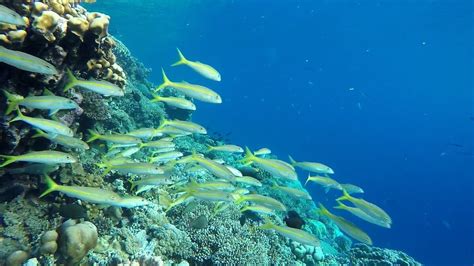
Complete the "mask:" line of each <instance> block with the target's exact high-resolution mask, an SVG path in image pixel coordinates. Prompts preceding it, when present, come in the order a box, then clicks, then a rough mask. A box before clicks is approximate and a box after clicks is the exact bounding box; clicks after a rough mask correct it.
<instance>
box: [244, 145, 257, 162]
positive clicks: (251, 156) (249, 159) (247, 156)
mask: <svg viewBox="0 0 474 266" xmlns="http://www.w3.org/2000/svg"><path fill="white" fill-rule="evenodd" d="M254 158H255V155H254V154H253V153H252V152H251V151H250V149H249V148H248V147H245V155H244V158H242V160H241V161H242V162H243V163H250V162H252V160H253V159H254Z"/></svg>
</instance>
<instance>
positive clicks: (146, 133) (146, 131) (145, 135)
mask: <svg viewBox="0 0 474 266" xmlns="http://www.w3.org/2000/svg"><path fill="white" fill-rule="evenodd" d="M126 135H129V136H134V137H137V138H141V139H148V140H149V139H152V138H154V137H161V136H163V133H162V132H161V131H160V130H159V129H157V128H139V129H135V130H132V131H130V132H128V133H127V134H126Z"/></svg>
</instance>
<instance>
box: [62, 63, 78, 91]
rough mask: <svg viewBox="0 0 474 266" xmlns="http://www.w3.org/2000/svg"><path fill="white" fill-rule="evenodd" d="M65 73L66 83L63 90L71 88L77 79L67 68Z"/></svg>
mask: <svg viewBox="0 0 474 266" xmlns="http://www.w3.org/2000/svg"><path fill="white" fill-rule="evenodd" d="M66 74H67V80H68V81H67V83H66V85H65V86H64V90H63V91H64V92H66V91H68V90H70V89H72V88H73V87H74V86H76V85H77V82H78V79H77V78H76V77H75V76H74V74H72V71H71V70H70V69H69V68H68V69H66Z"/></svg>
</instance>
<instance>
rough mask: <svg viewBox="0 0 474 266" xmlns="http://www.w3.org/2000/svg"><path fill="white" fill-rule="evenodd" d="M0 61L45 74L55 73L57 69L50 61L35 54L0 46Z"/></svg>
mask: <svg viewBox="0 0 474 266" xmlns="http://www.w3.org/2000/svg"><path fill="white" fill-rule="evenodd" d="M0 62H1V63H5V64H7V65H10V66H13V67H16V68H18V69H21V70H24V71H28V72H34V73H39V74H45V75H56V74H58V71H57V70H56V68H55V67H54V66H53V65H51V64H50V63H48V62H46V61H44V60H43V59H41V58H38V57H36V56H32V55H29V54H27V53H23V52H20V51H14V50H9V49H7V48H5V47H3V46H0Z"/></svg>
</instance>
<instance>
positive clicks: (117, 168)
mask: <svg viewBox="0 0 474 266" xmlns="http://www.w3.org/2000/svg"><path fill="white" fill-rule="evenodd" d="M0 22H2V23H9V24H13V25H24V22H23V20H22V19H21V16H19V15H18V14H16V13H15V12H14V11H12V10H10V9H8V8H6V7H4V6H2V5H0ZM177 52H178V56H179V60H178V61H177V62H176V63H174V64H172V65H171V66H172V67H176V66H187V67H189V68H190V69H192V70H193V71H195V72H196V73H198V74H199V75H201V76H202V77H204V78H207V79H210V80H213V81H216V82H220V81H221V80H222V78H221V75H220V73H219V72H218V71H217V70H216V69H215V68H214V67H212V66H210V65H208V64H205V63H202V62H199V61H192V60H189V59H187V58H186V57H185V56H184V55H183V53H182V52H181V51H180V50H179V49H178V50H177ZM0 63H4V64H7V65H10V66H12V67H15V68H18V69H20V70H23V71H28V72H33V73H38V74H42V75H57V74H58V73H59V72H58V70H57V69H56V68H55V66H53V65H52V64H50V63H49V62H46V61H45V60H43V59H41V58H37V57H35V56H32V55H29V54H26V53H24V52H20V51H15V50H10V49H7V48H5V47H3V46H0ZM66 74H67V75H65V86H64V88H62V90H60V91H61V92H62V93H63V94H66V93H67V92H68V91H70V90H73V89H77V90H87V91H90V92H94V93H98V94H100V95H103V96H106V97H121V96H124V95H125V92H124V90H123V89H122V88H120V87H118V86H117V85H115V84H113V83H110V82H107V81H101V80H93V79H90V80H81V79H79V78H77V77H76V76H75V75H74V74H73V71H72V70H69V69H67V70H66ZM162 76H163V83H162V84H160V85H159V86H158V87H157V88H156V89H155V90H154V91H153V98H152V99H151V101H152V102H161V103H164V104H166V105H167V106H169V107H172V108H178V109H184V110H191V111H195V110H197V106H196V105H195V102H194V101H202V102H206V103H214V104H220V103H222V98H221V96H220V95H219V94H218V93H217V92H215V91H214V90H212V89H210V88H207V87H205V86H202V85H198V84H191V83H187V82H185V81H182V82H176V81H171V80H170V79H169V78H168V76H167V75H166V73H165V70H164V69H162ZM165 88H170V89H172V90H174V91H175V92H177V94H178V95H181V96H173V97H169V96H163V95H160V92H161V91H162V90H164V89H165ZM56 91H59V90H56ZM3 93H4V95H5V96H6V99H7V104H8V108H7V110H6V112H5V115H8V116H9V117H10V120H9V123H20V122H23V123H26V124H28V125H30V126H31V127H33V128H34V129H35V131H36V134H35V135H34V136H33V137H34V138H36V137H41V138H46V139H48V140H49V141H51V142H53V143H56V144H58V145H59V146H63V147H65V148H68V150H69V151H71V152H69V153H67V152H63V151H56V150H43V151H29V152H27V153H24V154H20V155H0V157H1V158H3V161H2V163H1V164H0V167H2V168H3V167H6V166H8V165H10V164H12V163H15V162H26V163H29V164H27V165H26V166H24V167H22V168H8V169H6V170H7V172H8V173H11V174H16V173H32V174H41V175H42V176H43V177H44V182H45V183H46V186H47V188H46V190H45V191H44V192H43V193H42V194H41V195H40V197H45V196H47V195H49V194H50V193H53V192H59V193H62V194H64V195H66V196H68V197H72V198H76V199H80V200H82V201H85V202H88V203H91V204H100V205H109V206H117V207H123V208H136V207H140V206H146V205H153V204H157V203H156V202H152V201H149V200H147V199H145V198H143V197H140V196H136V195H138V194H140V193H142V192H144V191H147V190H150V189H153V188H155V187H160V186H168V187H169V188H170V189H172V191H173V192H174V195H173V196H172V200H171V201H170V202H169V204H166V205H167V206H164V207H165V208H166V211H167V212H168V211H170V210H171V209H172V208H173V207H175V206H177V205H179V204H183V203H186V202H190V201H192V200H204V201H213V202H217V208H216V211H215V214H216V213H218V212H219V211H222V210H223V209H224V208H226V206H228V205H229V204H236V205H239V207H240V210H241V212H247V211H249V212H254V213H257V214H258V215H262V216H263V218H264V221H265V222H264V223H263V224H262V225H260V226H259V227H258V228H259V229H262V230H274V231H275V232H277V233H279V234H280V235H282V236H284V237H287V238H289V239H292V240H294V241H297V242H300V243H302V244H305V245H311V246H319V245H320V241H319V240H318V239H317V237H316V236H314V235H312V234H310V233H308V232H307V231H305V230H303V229H296V228H291V227H288V226H284V225H277V224H275V223H274V222H272V220H271V219H270V217H272V216H277V215H281V214H284V212H286V211H287V209H288V208H287V206H285V205H284V204H283V203H281V202H280V201H278V200H277V199H274V198H272V197H270V196H268V195H261V194H257V193H252V192H251V191H252V188H253V187H262V186H264V185H265V183H270V184H271V186H269V189H271V190H278V191H281V192H283V193H285V194H287V195H288V196H289V197H294V198H301V199H305V200H309V201H311V200H313V198H312V197H311V195H310V194H309V193H308V192H307V191H306V190H305V189H303V188H301V186H306V185H308V183H316V184H317V185H320V186H322V187H323V188H324V189H325V190H326V192H327V191H328V190H330V189H334V190H338V191H341V192H342V196H341V197H339V198H337V199H336V203H337V206H335V207H334V208H335V209H337V210H344V211H346V212H348V213H350V214H352V215H353V216H356V217H358V218H359V219H362V220H364V221H366V222H369V223H371V224H375V225H378V226H381V227H384V228H390V227H391V224H392V219H391V217H390V216H389V215H388V214H387V213H386V212H385V211H384V210H382V209H381V208H380V207H378V206H377V205H375V204H373V203H371V202H368V201H366V200H364V199H362V198H357V197H354V196H353V194H356V193H364V190H363V189H362V188H360V187H358V186H356V185H353V184H340V183H339V182H337V181H336V180H335V179H334V178H333V177H331V175H334V174H335V172H334V170H333V169H332V168H331V167H329V166H327V165H325V164H322V163H318V162H309V161H300V162H298V161H295V160H294V159H293V158H292V157H291V156H290V157H289V161H290V162H289V163H288V162H285V161H282V160H279V159H275V158H273V157H272V156H271V150H270V149H268V148H260V149H258V150H256V151H255V152H252V151H251V150H250V149H249V148H247V147H245V148H242V147H240V146H237V145H232V144H222V145H218V146H208V150H207V152H206V154H199V153H196V152H193V153H192V154H185V152H184V151H180V150H178V149H177V148H176V145H175V143H174V140H175V139H177V138H179V137H182V136H187V135H191V134H207V130H206V128H205V127H204V126H202V125H200V124H198V123H195V122H192V121H181V120H168V119H165V118H162V120H161V123H160V125H158V126H157V127H156V128H140V129H136V130H133V131H130V132H128V133H124V134H123V133H113V132H104V133H99V132H97V131H95V130H94V129H89V138H88V139H87V140H86V141H83V140H81V139H80V138H79V137H77V136H78V134H77V132H73V130H72V129H70V128H69V127H68V126H67V125H65V124H63V123H61V122H59V121H57V120H56V119H55V118H54V115H55V114H56V113H57V112H60V111H62V110H71V109H76V108H79V105H78V104H77V103H76V102H74V101H73V100H72V99H69V98H66V97H63V96H56V95H54V94H53V93H51V92H50V91H48V90H45V93H44V95H40V96H27V97H25V96H22V95H17V94H14V93H12V92H9V91H7V90H4V91H3ZM66 95H67V94H66ZM22 108H26V109H27V110H32V109H36V110H44V111H48V116H49V118H44V117H31V116H27V115H25V114H24V110H22ZM14 111H16V116H14V117H11V116H12V115H11V114H12V113H13V112H14ZM98 141H100V142H101V143H102V144H101V145H103V146H106V147H108V150H107V152H106V153H104V154H103V155H102V161H101V162H98V163H96V166H97V167H98V168H100V169H102V175H104V176H105V175H108V174H110V173H116V174H119V175H123V176H125V177H126V178H127V179H128V180H129V181H130V184H131V190H133V191H134V194H135V195H133V196H124V195H120V194H118V193H115V192H113V191H111V190H107V189H105V188H100V187H83V186H66V185H61V184H58V183H57V182H56V181H54V179H53V178H52V177H50V176H49V174H50V173H51V172H54V171H55V170H57V169H58V168H59V166H60V165H63V164H72V163H77V162H78V158H77V157H76V156H75V155H74V154H73V153H74V151H76V150H81V151H87V150H89V149H90V145H92V143H93V142H98ZM96 145H97V144H96ZM142 149H146V150H147V151H148V152H149V153H150V154H152V155H151V156H149V157H148V158H134V154H136V153H137V152H138V151H140V150H142ZM211 153H221V154H226V153H228V154H237V155H239V154H240V156H241V163H242V165H244V166H246V167H251V168H254V169H255V168H256V169H257V171H265V172H267V173H268V174H269V175H270V177H269V178H270V179H271V180H267V181H270V182H262V181H263V180H258V179H257V178H255V177H252V176H245V175H243V174H242V172H240V171H239V169H237V168H235V167H233V166H231V165H226V163H225V161H223V160H212V159H210V158H209V157H208V155H209V154H211ZM177 165H181V166H184V167H185V169H187V171H190V172H194V173H199V171H205V172H208V173H210V174H211V175H212V176H213V177H214V179H213V180H207V181H205V182H197V181H196V180H194V179H190V180H187V181H186V182H174V181H173V179H172V171H173V169H174V167H175V166H177ZM295 168H298V169H300V170H301V171H305V172H308V173H310V174H309V175H308V177H307V179H306V182H305V183H304V184H300V180H299V178H298V174H297V171H296V169H295ZM311 174H313V175H311ZM346 203H350V205H351V206H349V205H346ZM160 204H162V203H160ZM319 212H320V214H321V215H323V216H325V217H327V218H328V219H330V220H332V221H333V222H334V223H335V224H336V225H337V226H338V227H339V228H340V229H341V230H342V231H344V232H345V233H346V234H347V235H349V236H350V237H352V238H354V239H356V240H357V241H360V242H363V243H366V244H369V245H370V244H372V240H371V238H370V237H369V236H368V235H367V234H366V233H365V232H363V231H362V230H361V229H360V228H358V227H357V226H356V225H355V224H353V223H352V222H350V221H348V220H346V219H345V218H343V217H341V216H337V215H335V214H333V213H331V212H330V211H329V210H328V209H326V208H325V207H324V206H323V205H322V204H321V203H319Z"/></svg>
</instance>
